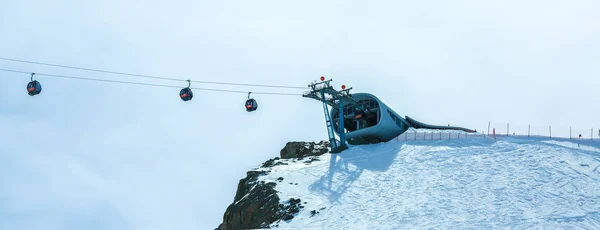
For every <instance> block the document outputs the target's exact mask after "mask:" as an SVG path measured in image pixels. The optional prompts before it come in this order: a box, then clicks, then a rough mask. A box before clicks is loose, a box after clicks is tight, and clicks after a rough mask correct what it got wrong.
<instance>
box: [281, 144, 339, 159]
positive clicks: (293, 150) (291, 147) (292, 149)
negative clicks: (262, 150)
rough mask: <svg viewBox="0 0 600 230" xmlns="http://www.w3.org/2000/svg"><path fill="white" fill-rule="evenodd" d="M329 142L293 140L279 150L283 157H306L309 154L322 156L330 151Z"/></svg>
mask: <svg viewBox="0 0 600 230" xmlns="http://www.w3.org/2000/svg"><path fill="white" fill-rule="evenodd" d="M328 146H329V142H326V141H321V142H319V143H314V142H303V141H293V142H288V143H287V144H286V145H285V147H283V149H281V151H280V152H279V155H280V156H281V159H291V158H300V159H302V158H304V157H307V156H320V155H323V154H324V153H326V152H328V151H329V149H328Z"/></svg>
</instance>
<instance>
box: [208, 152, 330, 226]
mask: <svg viewBox="0 0 600 230" xmlns="http://www.w3.org/2000/svg"><path fill="white" fill-rule="evenodd" d="M328 146H329V143H328V142H325V141H321V142H319V143H314V142H289V143H287V144H286V146H285V147H284V148H283V149H282V150H281V152H280V155H281V159H290V158H304V157H309V156H319V155H322V154H324V153H327V152H328ZM279 160H280V158H279V157H276V158H273V159H270V160H267V161H266V162H264V163H263V164H262V165H261V167H263V168H269V167H273V166H276V165H287V163H284V162H281V161H279ZM315 160H316V158H313V157H311V158H310V159H309V160H308V161H310V162H312V161H315ZM267 173H269V171H261V170H256V171H249V172H247V173H246V178H243V179H241V180H240V181H239V183H238V187H237V191H236V194H235V198H234V201H233V203H232V204H230V205H229V206H228V207H227V210H226V211H225V214H224V215H223V223H221V224H220V225H219V227H218V228H217V229H219V230H228V229H256V228H269V226H270V225H271V224H276V225H278V223H279V222H280V221H282V220H283V221H285V220H291V219H292V218H294V216H295V215H296V214H297V213H299V212H300V211H301V210H302V209H303V208H304V206H302V204H301V200H300V199H299V198H290V199H289V200H287V201H286V202H283V203H280V198H279V196H278V195H277V193H278V191H276V190H275V187H276V186H277V183H275V182H268V183H266V182H264V181H260V182H259V181H258V177H259V176H260V175H264V174H267ZM277 181H279V182H282V181H283V177H280V178H277ZM290 184H293V183H290ZM295 184H296V185H298V183H295ZM304 203H305V204H306V202H304Z"/></svg>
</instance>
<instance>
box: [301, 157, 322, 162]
mask: <svg viewBox="0 0 600 230" xmlns="http://www.w3.org/2000/svg"><path fill="white" fill-rule="evenodd" d="M315 161H319V158H316V157H309V158H308V160H307V161H305V162H304V163H305V164H310V163H313V162H315Z"/></svg>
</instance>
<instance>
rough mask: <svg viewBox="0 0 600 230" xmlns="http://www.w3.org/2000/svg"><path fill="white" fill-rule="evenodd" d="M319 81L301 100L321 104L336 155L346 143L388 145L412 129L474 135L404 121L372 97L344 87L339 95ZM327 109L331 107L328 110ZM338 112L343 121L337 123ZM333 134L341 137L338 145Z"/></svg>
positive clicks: (323, 81)
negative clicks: (304, 99)
mask: <svg viewBox="0 0 600 230" xmlns="http://www.w3.org/2000/svg"><path fill="white" fill-rule="evenodd" d="M321 81H322V82H320V83H313V84H311V85H309V87H311V88H312V91H311V92H309V93H306V94H304V95H302V96H303V97H308V98H312V99H316V100H319V101H322V102H323V110H324V113H325V119H326V123H327V129H328V133H329V141H330V145H331V153H339V152H341V151H343V150H344V149H346V148H348V147H347V146H346V141H347V142H348V144H351V145H360V144H372V143H380V142H387V141H390V140H392V139H394V138H395V137H397V136H399V135H401V134H402V133H404V132H406V130H408V129H409V128H411V127H413V128H416V129H420V128H425V129H440V130H461V131H465V132H475V131H474V130H471V129H467V128H462V127H453V126H436V125H429V124H425V123H422V122H419V121H416V120H414V119H412V118H410V117H408V116H406V117H405V118H403V117H402V116H400V115H398V114H397V113H396V112H395V111H394V110H392V109H391V108H389V107H388V106H387V105H386V104H385V103H383V102H382V101H381V100H379V98H377V97H376V96H375V95H372V94H369V93H356V94H350V93H349V91H350V89H351V88H350V89H345V86H342V90H341V91H336V90H335V89H333V87H331V85H330V82H331V80H327V81H325V79H324V77H321ZM328 106H331V110H329V109H328ZM340 111H341V113H342V117H343V119H340ZM340 126H343V129H341V128H340ZM334 133H335V134H337V135H338V136H339V137H340V138H339V142H338V141H337V140H336V138H335V136H334Z"/></svg>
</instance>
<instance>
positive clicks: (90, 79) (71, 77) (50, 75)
mask: <svg viewBox="0 0 600 230" xmlns="http://www.w3.org/2000/svg"><path fill="white" fill-rule="evenodd" d="M0 71H5V72H12V73H22V74H27V75H29V74H31V72H26V71H20V70H11V69H0ZM35 75H36V76H48V77H56V78H66V79H77V80H88V81H99V82H109V83H120V84H131V85H144V86H156V87H167V88H181V87H180V86H173V85H164V84H151V83H143V82H132V81H120V80H107V79H98V78H87V77H76V76H66V75H58V74H47V73H37V72H36V73H35ZM190 89H197V90H205V91H216V92H227V93H243V94H247V93H248V91H240V90H226V89H212V88H196V87H190ZM252 93H253V94H265V95H281V96H301V95H302V94H295V93H275V92H254V91H253V92H252Z"/></svg>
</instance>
